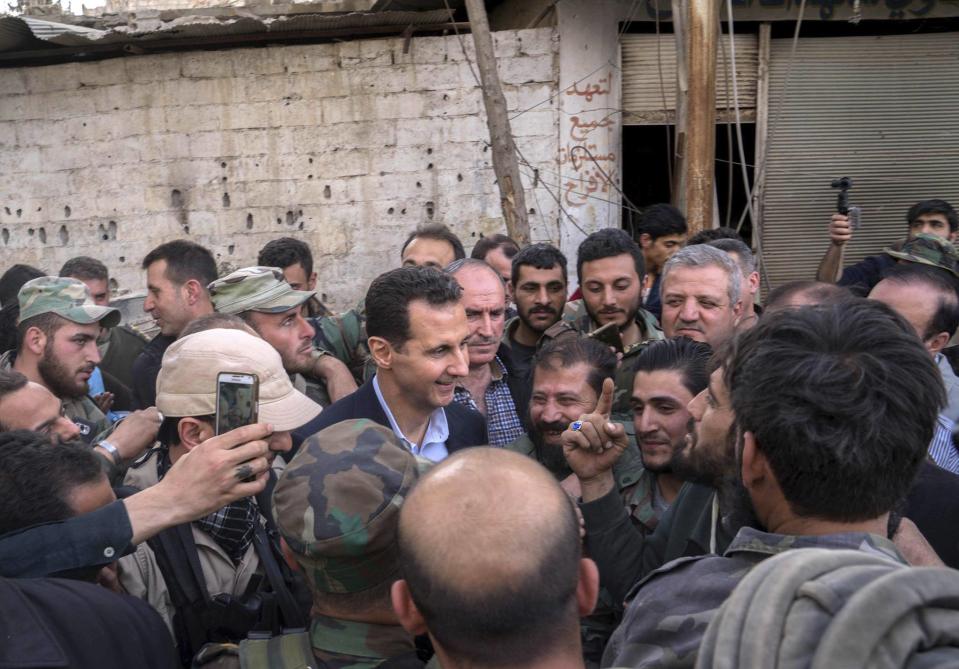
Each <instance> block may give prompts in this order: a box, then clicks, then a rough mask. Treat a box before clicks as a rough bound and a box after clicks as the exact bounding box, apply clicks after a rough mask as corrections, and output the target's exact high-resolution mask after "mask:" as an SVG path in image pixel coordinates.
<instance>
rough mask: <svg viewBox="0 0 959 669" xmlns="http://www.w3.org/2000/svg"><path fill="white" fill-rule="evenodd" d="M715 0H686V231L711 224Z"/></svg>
mask: <svg viewBox="0 0 959 669" xmlns="http://www.w3.org/2000/svg"><path fill="white" fill-rule="evenodd" d="M718 33H719V4H718V0H689V25H688V29H687V31H686V36H687V41H688V46H687V48H688V53H689V72H688V75H689V96H688V109H687V112H686V222H687V225H688V226H689V233H690V234H695V233H697V232H699V231H700V230H703V229H705V228H709V227H712V224H713V216H714V209H713V188H714V186H713V184H714V180H715V179H714V178H715V174H716V169H715V168H716V123H715V120H716V44H717V36H718Z"/></svg>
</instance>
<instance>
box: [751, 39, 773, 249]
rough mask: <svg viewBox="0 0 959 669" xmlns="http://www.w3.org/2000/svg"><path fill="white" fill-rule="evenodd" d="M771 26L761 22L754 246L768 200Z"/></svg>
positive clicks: (757, 91)
mask: <svg viewBox="0 0 959 669" xmlns="http://www.w3.org/2000/svg"><path fill="white" fill-rule="evenodd" d="M770 35H771V26H770V24H769V23H761V24H759V71H758V74H757V80H758V81H757V86H756V169H755V171H754V175H753V180H754V181H755V183H754V185H753V214H754V215H755V217H756V220H754V221H753V240H752V241H753V248H757V247H758V244H759V242H761V241H762V240H758V239H757V238H758V236H759V234H760V231H761V230H762V225H763V208H764V207H763V205H764V204H765V202H766V147H767V146H768V144H769V47H770Z"/></svg>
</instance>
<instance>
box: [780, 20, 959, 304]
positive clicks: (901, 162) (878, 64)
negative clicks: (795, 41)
mask: <svg viewBox="0 0 959 669" xmlns="http://www.w3.org/2000/svg"><path fill="white" fill-rule="evenodd" d="M791 44H792V41H791V40H788V39H783V40H773V41H772V44H771V52H770V69H769V76H770V80H769V98H770V100H769V122H770V138H769V153H768V169H767V178H766V195H765V202H764V225H763V236H762V240H763V253H764V258H765V266H766V270H767V276H768V278H769V280H770V284H771V287H775V286H777V285H779V284H782V283H785V282H787V281H792V280H796V279H812V278H815V275H816V270H817V268H818V266H819V261H820V260H821V259H822V255H823V254H824V253H825V251H826V248H827V247H828V244H829V235H828V225H829V217H830V216H831V215H832V213H833V212H834V211H835V209H836V193H835V191H833V190H832V189H831V188H830V187H829V184H830V181H831V180H832V179H835V178H838V177H841V176H849V177H851V178H852V179H853V181H854V187H853V190H852V191H850V202H851V204H856V205H859V206H860V207H861V208H862V218H863V223H862V227H861V229H860V230H859V231H857V232H856V233H855V236H854V238H853V241H852V242H851V243H850V244H849V245H847V249H846V258H845V263H846V265H849V264H851V263H853V262H856V261H858V260H861V259H862V258H864V257H865V256H867V255H871V254H875V253H878V252H880V251H881V250H882V249H883V248H884V247H886V246H888V245H889V244H890V243H891V242H893V241H895V240H897V239H901V238H903V237H904V236H905V232H906V220H905V216H906V211H907V210H908V209H909V207H910V206H911V205H913V204H915V203H916V202H917V201H919V200H924V199H929V198H934V197H935V198H942V199H945V200H949V201H950V202H951V203H952V204H953V205H959V112H957V110H959V33H943V34H929V35H896V36H883V37H841V38H810V39H802V40H800V42H799V46H798V49H797V53H796V60H795V62H794V64H793V67H792V74H791V75H790V79H789V88H788V90H787V91H786V97H785V102H784V104H783V108H782V113H781V115H780V117H779V118H778V120H777V119H776V110H777V108H778V106H779V100H780V98H781V97H782V91H783V85H784V81H785V78H786V70H787V67H788V62H789V55H790V49H791Z"/></svg>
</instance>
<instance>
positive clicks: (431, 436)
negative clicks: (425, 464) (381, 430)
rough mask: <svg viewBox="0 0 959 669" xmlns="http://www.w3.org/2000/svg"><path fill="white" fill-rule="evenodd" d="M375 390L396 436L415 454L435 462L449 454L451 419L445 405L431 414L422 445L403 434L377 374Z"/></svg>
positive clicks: (374, 380) (374, 379) (374, 378)
mask: <svg viewBox="0 0 959 669" xmlns="http://www.w3.org/2000/svg"><path fill="white" fill-rule="evenodd" d="M373 391H374V392H375V393H376V399H377V400H379V402H380V406H381V407H383V413H385V414H386V419H387V420H388V421H389V422H390V429H391V430H393V434H395V435H396V437H397V438H398V439H399V440H400V441H401V442H403V445H404V446H406V447H407V448H408V449H410V451H411V452H412V453H413V454H414V455H421V456H423V457H424V458H427V459H428V460H432V461H433V462H439V461H440V460H443V459H444V458H446V456H447V455H449V451H448V450H447V448H446V442H447V440H448V439H449V438H450V426H449V421H447V419H446V411H444V410H443V407H440V408H438V409H436V410H435V411H433V413H432V414H430V422H429V423H428V424H427V426H426V433H425V434H424V435H423V443H422V445H418V444H414V443H413V442H412V441H410V440H409V439H407V438H406V435H405V434H403V431H402V430H401V429H400V426H399V425H397V423H396V419H395V418H394V417H393V412H392V411H390V406H389V405H388V404H387V403H386V399H385V398H384V397H383V393H382V392H381V391H380V380H379V378H378V377H376V376H374V377H373Z"/></svg>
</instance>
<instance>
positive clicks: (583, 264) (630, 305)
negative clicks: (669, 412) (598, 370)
mask: <svg viewBox="0 0 959 669" xmlns="http://www.w3.org/2000/svg"><path fill="white" fill-rule="evenodd" d="M576 272H577V275H578V277H579V285H580V287H581V288H582V291H583V298H582V299H581V300H573V301H572V302H568V303H567V304H566V309H565V310H564V312H563V320H564V321H565V322H567V323H569V324H570V325H571V326H572V327H573V328H574V329H575V330H576V331H578V332H580V333H581V334H584V335H591V334H592V333H593V332H594V331H595V330H597V329H598V328H600V327H602V326H604V325H609V324H615V325H616V326H617V328H618V331H619V337H620V340H621V341H622V345H623V356H622V361H621V362H620V365H619V368H618V369H617V371H616V379H615V383H616V394H615V397H614V398H613V418H614V419H617V420H621V421H630V420H631V418H632V410H631V409H630V406H629V398H630V395H631V394H632V392H633V376H634V375H635V369H634V368H635V361H636V356H638V355H639V354H640V352H641V351H642V350H643V348H645V346H646V344H647V343H649V342H650V341H655V340H657V339H662V338H663V333H662V332H661V331H660V329H659V324H658V323H657V322H656V317H655V316H653V315H652V314H651V313H649V312H648V311H646V310H645V309H643V308H642V307H641V306H640V305H641V304H642V290H643V278H644V276H645V275H646V271H645V266H644V260H643V252H642V251H641V250H640V248H639V246H637V245H636V242H634V241H633V240H632V239H630V237H629V235H628V234H626V232H625V231H623V230H619V229H616V228H606V229H604V230H600V231H598V232H594V233H593V234H591V235H590V236H589V237H587V238H586V239H584V240H583V242H582V244H580V245H579V250H578V251H577V258H576Z"/></svg>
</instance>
